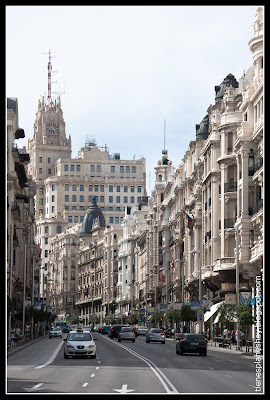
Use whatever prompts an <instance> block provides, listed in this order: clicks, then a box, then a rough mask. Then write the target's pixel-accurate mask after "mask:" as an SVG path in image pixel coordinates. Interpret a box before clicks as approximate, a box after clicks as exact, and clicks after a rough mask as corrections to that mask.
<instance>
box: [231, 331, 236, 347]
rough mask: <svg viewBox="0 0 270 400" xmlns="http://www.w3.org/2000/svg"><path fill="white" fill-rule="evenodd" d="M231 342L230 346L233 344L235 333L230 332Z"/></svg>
mask: <svg viewBox="0 0 270 400" xmlns="http://www.w3.org/2000/svg"><path fill="white" fill-rule="evenodd" d="M231 340H232V344H235V332H234V331H233V330H232V332H231Z"/></svg>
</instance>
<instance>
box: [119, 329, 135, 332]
mask: <svg viewBox="0 0 270 400" xmlns="http://www.w3.org/2000/svg"><path fill="white" fill-rule="evenodd" d="M121 332H133V328H122V329H121Z"/></svg>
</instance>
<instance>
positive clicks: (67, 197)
mask: <svg viewBox="0 0 270 400" xmlns="http://www.w3.org/2000/svg"><path fill="white" fill-rule="evenodd" d="M65 201H66V202H69V195H68V194H66V195H65Z"/></svg>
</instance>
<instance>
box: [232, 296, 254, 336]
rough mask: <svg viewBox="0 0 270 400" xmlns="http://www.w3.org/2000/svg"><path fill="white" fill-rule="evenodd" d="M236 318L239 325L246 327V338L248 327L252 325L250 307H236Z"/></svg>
mask: <svg viewBox="0 0 270 400" xmlns="http://www.w3.org/2000/svg"><path fill="white" fill-rule="evenodd" d="M236 317H237V319H238V322H239V324H240V325H241V326H245V327H246V332H245V333H246V337H247V336H248V335H247V332H248V326H249V325H252V324H253V323H254V319H253V316H252V309H251V306H249V305H247V304H241V305H240V306H239V307H236Z"/></svg>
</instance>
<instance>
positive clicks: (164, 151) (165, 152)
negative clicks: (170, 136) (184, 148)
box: [162, 119, 167, 154]
mask: <svg viewBox="0 0 270 400" xmlns="http://www.w3.org/2000/svg"><path fill="white" fill-rule="evenodd" d="M165 140H166V119H164V149H163V150H162V154H167V150H165Z"/></svg>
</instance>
